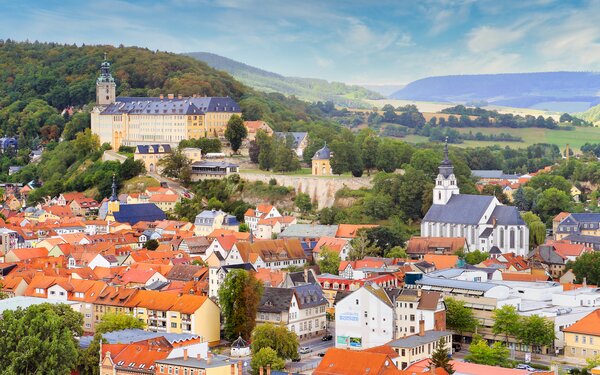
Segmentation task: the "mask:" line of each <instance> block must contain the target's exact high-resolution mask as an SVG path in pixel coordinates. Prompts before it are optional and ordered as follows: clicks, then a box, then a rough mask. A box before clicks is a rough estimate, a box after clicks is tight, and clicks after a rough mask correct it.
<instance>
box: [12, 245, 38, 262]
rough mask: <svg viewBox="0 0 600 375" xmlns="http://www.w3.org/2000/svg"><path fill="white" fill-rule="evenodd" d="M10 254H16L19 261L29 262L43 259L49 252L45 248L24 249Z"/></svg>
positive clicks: (15, 250)
mask: <svg viewBox="0 0 600 375" xmlns="http://www.w3.org/2000/svg"><path fill="white" fill-rule="evenodd" d="M9 253H12V254H14V255H15V256H16V257H17V259H20V260H28V259H32V258H41V257H47V256H48V250H47V249H46V248H44V247H27V248H23V249H13V250H11V251H9Z"/></svg>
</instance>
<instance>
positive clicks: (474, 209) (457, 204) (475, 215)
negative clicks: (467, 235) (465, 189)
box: [423, 194, 495, 224]
mask: <svg viewBox="0 0 600 375" xmlns="http://www.w3.org/2000/svg"><path fill="white" fill-rule="evenodd" d="M494 199H495V198H494V197H491V196H487V195H470V194H454V195H452V197H450V200H449V201H448V203H446V204H434V205H432V206H431V208H430V209H429V211H427V214H426V215H425V217H424V218H423V222H441V223H454V224H478V223H479V222H480V221H481V218H482V217H483V214H484V212H485V211H486V210H487V209H488V207H489V206H490V204H492V202H493V201H494Z"/></svg>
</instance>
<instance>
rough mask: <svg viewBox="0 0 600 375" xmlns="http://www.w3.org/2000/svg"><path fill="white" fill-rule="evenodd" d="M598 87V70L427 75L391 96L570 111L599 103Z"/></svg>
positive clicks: (599, 88) (599, 87)
mask: <svg viewBox="0 0 600 375" xmlns="http://www.w3.org/2000/svg"><path fill="white" fill-rule="evenodd" d="M599 91H600V74H598V73H592V72H547V73H512V74H479V75H456V76H440V77H428V78H424V79H420V80H417V81H414V82H412V83H410V84H408V85H407V86H406V87H404V88H402V89H401V90H398V91H396V92H395V93H393V94H392V95H391V97H392V98H394V99H408V100H421V101H441V102H460V103H465V102H487V103H489V104H496V105H506V106H511V107H521V108H530V107H531V108H538V109H548V110H553V111H560V112H574V111H582V110H585V109H587V108H589V107H590V106H593V105H596V104H598V103H600V97H599V96H598V95H597V93H598V92H599Z"/></svg>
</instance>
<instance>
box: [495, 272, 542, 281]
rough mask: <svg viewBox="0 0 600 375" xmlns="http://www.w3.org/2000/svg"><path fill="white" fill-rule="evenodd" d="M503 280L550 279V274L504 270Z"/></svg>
mask: <svg viewBox="0 0 600 375" xmlns="http://www.w3.org/2000/svg"><path fill="white" fill-rule="evenodd" d="M502 280H506V281H530V282H536V281H548V276H544V275H536V274H530V273H520V272H502Z"/></svg>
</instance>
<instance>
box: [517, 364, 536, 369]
mask: <svg viewBox="0 0 600 375" xmlns="http://www.w3.org/2000/svg"><path fill="white" fill-rule="evenodd" d="M515 368H516V369H519V370H527V371H535V369H534V368H533V367H531V366H529V365H526V364H524V363H520V364H518V365H517V367H515Z"/></svg>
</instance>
